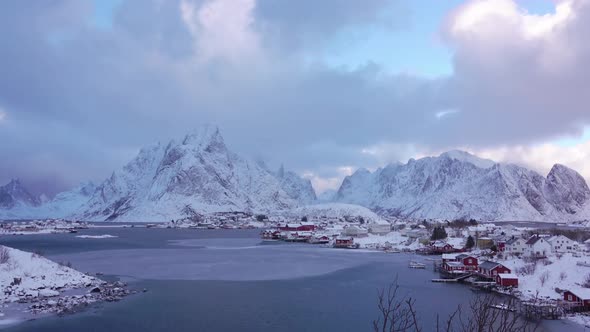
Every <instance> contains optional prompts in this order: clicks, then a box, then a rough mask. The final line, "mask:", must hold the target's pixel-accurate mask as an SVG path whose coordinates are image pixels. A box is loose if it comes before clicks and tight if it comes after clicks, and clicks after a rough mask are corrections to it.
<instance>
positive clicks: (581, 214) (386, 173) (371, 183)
mask: <svg viewBox="0 0 590 332" xmlns="http://www.w3.org/2000/svg"><path fill="white" fill-rule="evenodd" d="M334 199H335V200H336V201H338V202H345V203H352V204H359V205H362V206H365V207H368V208H370V209H372V210H373V211H377V212H379V213H382V214H388V215H396V216H402V217H413V218H420V219H421V218H444V219H458V218H475V219H478V220H490V221H496V220H503V221H520V220H524V221H571V220H585V219H588V218H590V202H589V201H590V189H588V185H587V184H586V181H585V180H584V178H583V177H582V176H581V175H580V174H578V173H577V172H576V171H574V170H572V169H570V168H567V167H565V166H563V165H555V166H553V168H552V169H551V171H550V172H549V174H548V175H547V177H544V176H542V175H540V174H538V173H537V172H534V171H531V170H528V169H526V168H523V167H520V166H517V165H512V164H499V163H495V162H493V161H491V160H487V159H480V158H478V157H476V156H474V155H471V154H469V153H467V152H463V151H449V152H446V153H443V154H441V155H440V156H438V157H427V158H422V159H419V160H413V159H411V160H410V161H409V162H408V163H407V164H391V165H388V166H386V167H384V168H380V169H378V170H376V171H375V172H369V171H367V170H366V169H359V170H357V171H356V172H355V173H354V174H353V175H351V176H348V177H346V178H345V179H344V181H343V182H342V185H341V187H340V189H339V190H338V193H337V194H336V196H335V198H334Z"/></svg>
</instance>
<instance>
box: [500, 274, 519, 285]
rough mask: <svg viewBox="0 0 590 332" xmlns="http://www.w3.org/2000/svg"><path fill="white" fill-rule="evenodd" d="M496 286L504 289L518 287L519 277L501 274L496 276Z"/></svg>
mask: <svg viewBox="0 0 590 332" xmlns="http://www.w3.org/2000/svg"><path fill="white" fill-rule="evenodd" d="M496 284H498V285H500V286H504V287H518V277H517V276H516V275H515V274H512V273H500V274H498V275H497V276H496Z"/></svg>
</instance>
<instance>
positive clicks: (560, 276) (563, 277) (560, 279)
mask: <svg viewBox="0 0 590 332" xmlns="http://www.w3.org/2000/svg"><path fill="white" fill-rule="evenodd" d="M565 278H567V273H565V271H561V273H560V274H559V281H564V280H565Z"/></svg>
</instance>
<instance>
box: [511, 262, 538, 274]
mask: <svg viewBox="0 0 590 332" xmlns="http://www.w3.org/2000/svg"><path fill="white" fill-rule="evenodd" d="M536 270H537V264H535V263H527V264H525V265H524V266H522V267H519V268H517V269H516V271H515V272H516V273H517V274H523V275H532V274H534V273H535V271H536Z"/></svg>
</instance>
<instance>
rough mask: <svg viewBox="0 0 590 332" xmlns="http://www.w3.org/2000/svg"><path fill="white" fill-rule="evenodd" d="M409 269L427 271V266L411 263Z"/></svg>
mask: <svg viewBox="0 0 590 332" xmlns="http://www.w3.org/2000/svg"><path fill="white" fill-rule="evenodd" d="M409 268H410V269H425V268H426V264H424V263H418V262H415V261H411V262H410V264H409Z"/></svg>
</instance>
